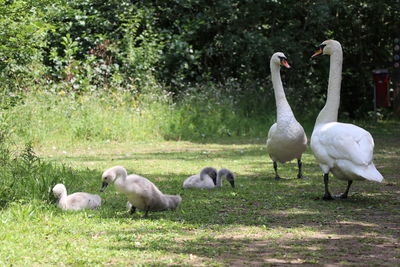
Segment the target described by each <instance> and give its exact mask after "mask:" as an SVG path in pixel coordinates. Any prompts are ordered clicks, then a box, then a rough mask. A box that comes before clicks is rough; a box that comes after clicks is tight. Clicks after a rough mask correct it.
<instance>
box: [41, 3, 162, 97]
mask: <svg viewBox="0 0 400 267" xmlns="http://www.w3.org/2000/svg"><path fill="white" fill-rule="evenodd" d="M50 14H51V21H52V23H53V24H54V25H55V27H57V31H53V32H52V33H51V34H50V35H48V41H49V49H50V51H51V52H50V53H49V54H47V55H46V56H47V58H48V60H49V63H50V65H51V66H52V67H53V70H54V71H53V72H52V73H51V75H52V76H53V77H54V79H55V80H56V81H59V82H61V84H60V85H59V87H60V88H59V89H58V90H65V89H67V90H71V91H75V92H78V93H82V92H96V91H103V90H115V89H118V88H120V89H124V90H128V91H131V92H135V93H136V92H146V91H153V88H154V87H156V81H155V79H154V72H155V66H156V64H157V62H158V58H159V55H160V53H161V47H162V42H160V40H159V38H158V35H157V34H156V33H155V32H154V30H153V24H154V21H155V18H154V15H153V12H152V11H151V10H150V9H139V8H137V6H136V5H134V4H132V3H131V2H130V1H122V2H121V1H107V2H101V1H88V0H79V1H64V2H62V3H60V4H58V5H55V6H53V7H52V9H51V12H50ZM150 89H151V90H150ZM154 90H156V89H154Z"/></svg>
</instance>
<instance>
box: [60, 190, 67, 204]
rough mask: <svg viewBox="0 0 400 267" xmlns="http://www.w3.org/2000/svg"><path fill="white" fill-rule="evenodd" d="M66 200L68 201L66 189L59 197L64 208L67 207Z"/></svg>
mask: <svg viewBox="0 0 400 267" xmlns="http://www.w3.org/2000/svg"><path fill="white" fill-rule="evenodd" d="M66 201H67V190H64V191H63V192H62V193H61V194H60V196H59V198H58V205H60V206H61V207H63V208H66V205H67V203H66Z"/></svg>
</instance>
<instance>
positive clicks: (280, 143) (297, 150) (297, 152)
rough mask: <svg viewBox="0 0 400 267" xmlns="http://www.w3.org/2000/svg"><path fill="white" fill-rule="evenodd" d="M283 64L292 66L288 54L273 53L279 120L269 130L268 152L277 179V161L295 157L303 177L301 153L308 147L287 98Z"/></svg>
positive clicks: (289, 159)
mask: <svg viewBox="0 0 400 267" xmlns="http://www.w3.org/2000/svg"><path fill="white" fill-rule="evenodd" d="M281 65H282V66H285V67H286V68H290V66H289V64H288V63H287V59H286V56H285V55H284V54H283V53H281V52H277V53H275V54H273V55H272V57H271V61H270V68H271V79H272V85H273V87H274V93H275V102H276V109H277V112H276V113H277V120H276V123H275V124H273V125H272V126H271V128H270V129H269V132H268V139H267V152H268V154H269V156H270V157H271V159H272V161H273V162H274V170H275V179H276V180H279V179H281V178H280V176H279V174H278V165H277V162H280V163H285V162H287V161H291V160H293V159H297V165H298V168H299V172H298V174H297V178H303V174H302V170H301V167H302V162H301V155H302V154H303V152H304V151H305V150H306V149H307V136H306V134H305V133H304V129H303V127H302V126H301V125H300V123H298V122H297V120H296V118H295V117H294V115H293V112H292V109H291V108H290V106H289V103H288V102H287V100H286V96H285V91H284V90H283V86H282V80H281V74H280V69H281Z"/></svg>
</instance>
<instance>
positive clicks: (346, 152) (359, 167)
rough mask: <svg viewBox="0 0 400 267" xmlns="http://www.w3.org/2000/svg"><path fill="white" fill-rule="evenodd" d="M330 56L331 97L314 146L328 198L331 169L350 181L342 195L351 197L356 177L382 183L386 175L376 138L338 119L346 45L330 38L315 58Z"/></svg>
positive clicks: (321, 115) (318, 124) (316, 128)
mask: <svg viewBox="0 0 400 267" xmlns="http://www.w3.org/2000/svg"><path fill="white" fill-rule="evenodd" d="M319 54H325V55H330V69H329V81H328V96H327V99H326V103H325V106H324V107H323V109H322V110H321V112H320V113H319V115H318V117H317V120H316V122H315V126H314V130H313V133H312V136H311V142H310V144H311V149H312V151H313V153H314V155H315V157H316V159H317V161H318V163H319V166H320V167H321V169H322V171H323V173H324V184H325V194H324V197H323V199H324V200H332V199H334V198H333V197H332V195H331V193H330V192H329V188H328V183H329V172H332V173H333V175H334V176H335V177H336V178H338V179H341V180H347V181H348V184H347V189H346V191H345V192H344V193H343V194H342V195H340V196H339V198H347V194H348V193H349V189H350V186H351V184H352V182H353V180H370V181H376V182H382V181H383V176H382V175H381V174H380V173H379V171H378V170H377V169H376V168H375V165H374V163H373V162H372V159H373V149H374V140H373V139H372V136H371V134H370V133H369V132H367V131H366V130H364V129H362V128H360V127H358V126H356V125H353V124H348V123H339V122H337V117H338V109H339V104H340V86H341V80H342V62H343V52H342V46H341V45H340V43H339V42H338V41H335V40H327V41H324V42H323V43H322V44H321V45H320V46H319V50H318V51H317V52H315V53H314V54H313V55H312V57H315V56H317V55H319Z"/></svg>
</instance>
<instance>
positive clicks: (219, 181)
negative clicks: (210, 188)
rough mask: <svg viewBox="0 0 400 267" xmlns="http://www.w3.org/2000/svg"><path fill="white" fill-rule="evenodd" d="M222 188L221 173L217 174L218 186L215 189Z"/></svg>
mask: <svg viewBox="0 0 400 267" xmlns="http://www.w3.org/2000/svg"><path fill="white" fill-rule="evenodd" d="M221 186H222V175H221V174H220V173H218V174H217V184H216V185H215V187H221Z"/></svg>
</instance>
